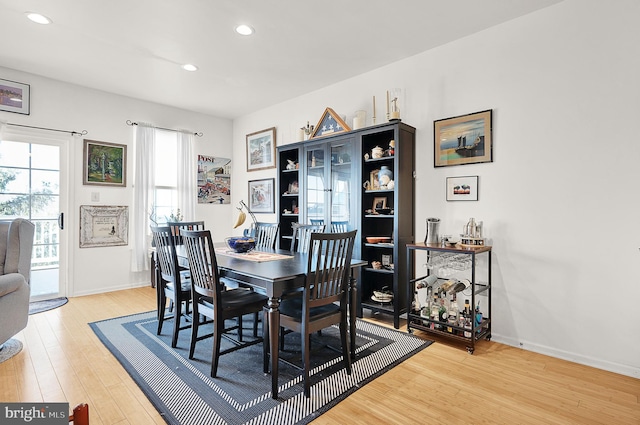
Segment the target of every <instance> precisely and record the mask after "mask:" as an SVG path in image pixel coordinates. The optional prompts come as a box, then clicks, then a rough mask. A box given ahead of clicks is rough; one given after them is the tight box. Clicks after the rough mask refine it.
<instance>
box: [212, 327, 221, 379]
mask: <svg viewBox="0 0 640 425" xmlns="http://www.w3.org/2000/svg"><path fill="white" fill-rule="evenodd" d="M223 332H224V320H214V321H213V354H212V356H211V377H212V378H215V377H216V375H217V374H218V359H219V358H220V342H221V340H222V333H223Z"/></svg>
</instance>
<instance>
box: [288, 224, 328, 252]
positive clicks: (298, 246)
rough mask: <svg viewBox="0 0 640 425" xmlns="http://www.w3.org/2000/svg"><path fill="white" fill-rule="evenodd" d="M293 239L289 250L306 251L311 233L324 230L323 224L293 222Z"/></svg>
mask: <svg viewBox="0 0 640 425" xmlns="http://www.w3.org/2000/svg"><path fill="white" fill-rule="evenodd" d="M291 227H292V228H293V239H292V241H291V252H307V251H308V250H309V243H310V241H311V233H322V232H324V224H300V223H293V224H292V225H291Z"/></svg>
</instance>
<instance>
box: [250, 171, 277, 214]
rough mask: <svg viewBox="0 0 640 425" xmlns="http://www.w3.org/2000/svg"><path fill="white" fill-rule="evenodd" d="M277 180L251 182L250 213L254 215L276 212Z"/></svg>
mask: <svg viewBox="0 0 640 425" xmlns="http://www.w3.org/2000/svg"><path fill="white" fill-rule="evenodd" d="M274 181H275V179H262V180H250V181H249V211H251V212H253V213H272V212H275V194H274V192H273V188H274Z"/></svg>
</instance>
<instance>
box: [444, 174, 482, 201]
mask: <svg viewBox="0 0 640 425" xmlns="http://www.w3.org/2000/svg"><path fill="white" fill-rule="evenodd" d="M446 191H447V201H477V200H478V176H462V177H447V187H446Z"/></svg>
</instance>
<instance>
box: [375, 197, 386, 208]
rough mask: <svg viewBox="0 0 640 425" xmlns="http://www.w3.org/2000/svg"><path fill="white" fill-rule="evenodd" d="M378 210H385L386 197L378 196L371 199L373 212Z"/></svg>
mask: <svg viewBox="0 0 640 425" xmlns="http://www.w3.org/2000/svg"><path fill="white" fill-rule="evenodd" d="M378 208H387V197H386V196H380V197H376V198H373V207H372V209H373V210H374V211H375V210H376V209H378Z"/></svg>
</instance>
